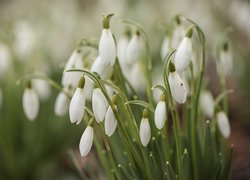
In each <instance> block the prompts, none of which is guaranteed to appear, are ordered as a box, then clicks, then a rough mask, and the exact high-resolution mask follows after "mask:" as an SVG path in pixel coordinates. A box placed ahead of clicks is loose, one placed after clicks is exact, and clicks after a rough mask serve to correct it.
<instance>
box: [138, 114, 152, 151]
mask: <svg viewBox="0 0 250 180" xmlns="http://www.w3.org/2000/svg"><path fill="white" fill-rule="evenodd" d="M146 111H147V110H146ZM146 111H143V117H142V119H141V123H140V140H141V143H142V145H143V146H144V147H146V146H147V145H148V143H149V141H150V137H151V129H150V124H149V121H148V113H147V112H146Z"/></svg>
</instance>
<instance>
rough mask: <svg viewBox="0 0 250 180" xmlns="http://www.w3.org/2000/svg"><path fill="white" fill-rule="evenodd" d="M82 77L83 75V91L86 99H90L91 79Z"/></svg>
mask: <svg viewBox="0 0 250 180" xmlns="http://www.w3.org/2000/svg"><path fill="white" fill-rule="evenodd" d="M84 77H85V85H84V88H83V93H84V95H85V98H86V100H88V101H91V98H92V93H93V88H94V84H93V81H92V80H91V79H90V78H89V77H88V76H84Z"/></svg>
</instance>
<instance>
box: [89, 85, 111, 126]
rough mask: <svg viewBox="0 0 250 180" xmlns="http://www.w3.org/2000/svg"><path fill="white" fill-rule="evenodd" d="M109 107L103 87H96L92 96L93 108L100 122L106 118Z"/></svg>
mask: <svg viewBox="0 0 250 180" xmlns="http://www.w3.org/2000/svg"><path fill="white" fill-rule="evenodd" d="M107 107H108V103H107V100H106V99H105V96H104V95H103V93H102V91H101V89H100V88H96V89H94V91H93V96H92V109H93V113H94V115H95V119H96V121H97V122H98V123H100V122H102V121H103V120H104V118H105V115H106V111H107Z"/></svg>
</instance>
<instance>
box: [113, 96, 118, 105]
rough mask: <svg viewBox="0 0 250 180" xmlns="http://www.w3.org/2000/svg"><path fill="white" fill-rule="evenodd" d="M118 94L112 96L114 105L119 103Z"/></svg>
mask: <svg viewBox="0 0 250 180" xmlns="http://www.w3.org/2000/svg"><path fill="white" fill-rule="evenodd" d="M117 98H118V97H117V94H115V95H114V96H113V97H112V103H113V104H114V105H116V104H117Z"/></svg>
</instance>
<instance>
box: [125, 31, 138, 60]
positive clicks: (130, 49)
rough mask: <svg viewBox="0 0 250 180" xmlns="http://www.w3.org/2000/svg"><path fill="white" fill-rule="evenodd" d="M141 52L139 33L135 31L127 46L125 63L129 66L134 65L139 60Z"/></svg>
mask: <svg viewBox="0 0 250 180" xmlns="http://www.w3.org/2000/svg"><path fill="white" fill-rule="evenodd" d="M141 51H142V50H141V42H140V32H139V31H136V33H135V34H134V35H133V37H132V38H131V40H130V41H129V44H128V46H127V52H126V54H127V62H128V63H129V64H130V65H133V64H135V63H136V62H137V61H138V60H139V59H140V56H141V53H142V52H141Z"/></svg>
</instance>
